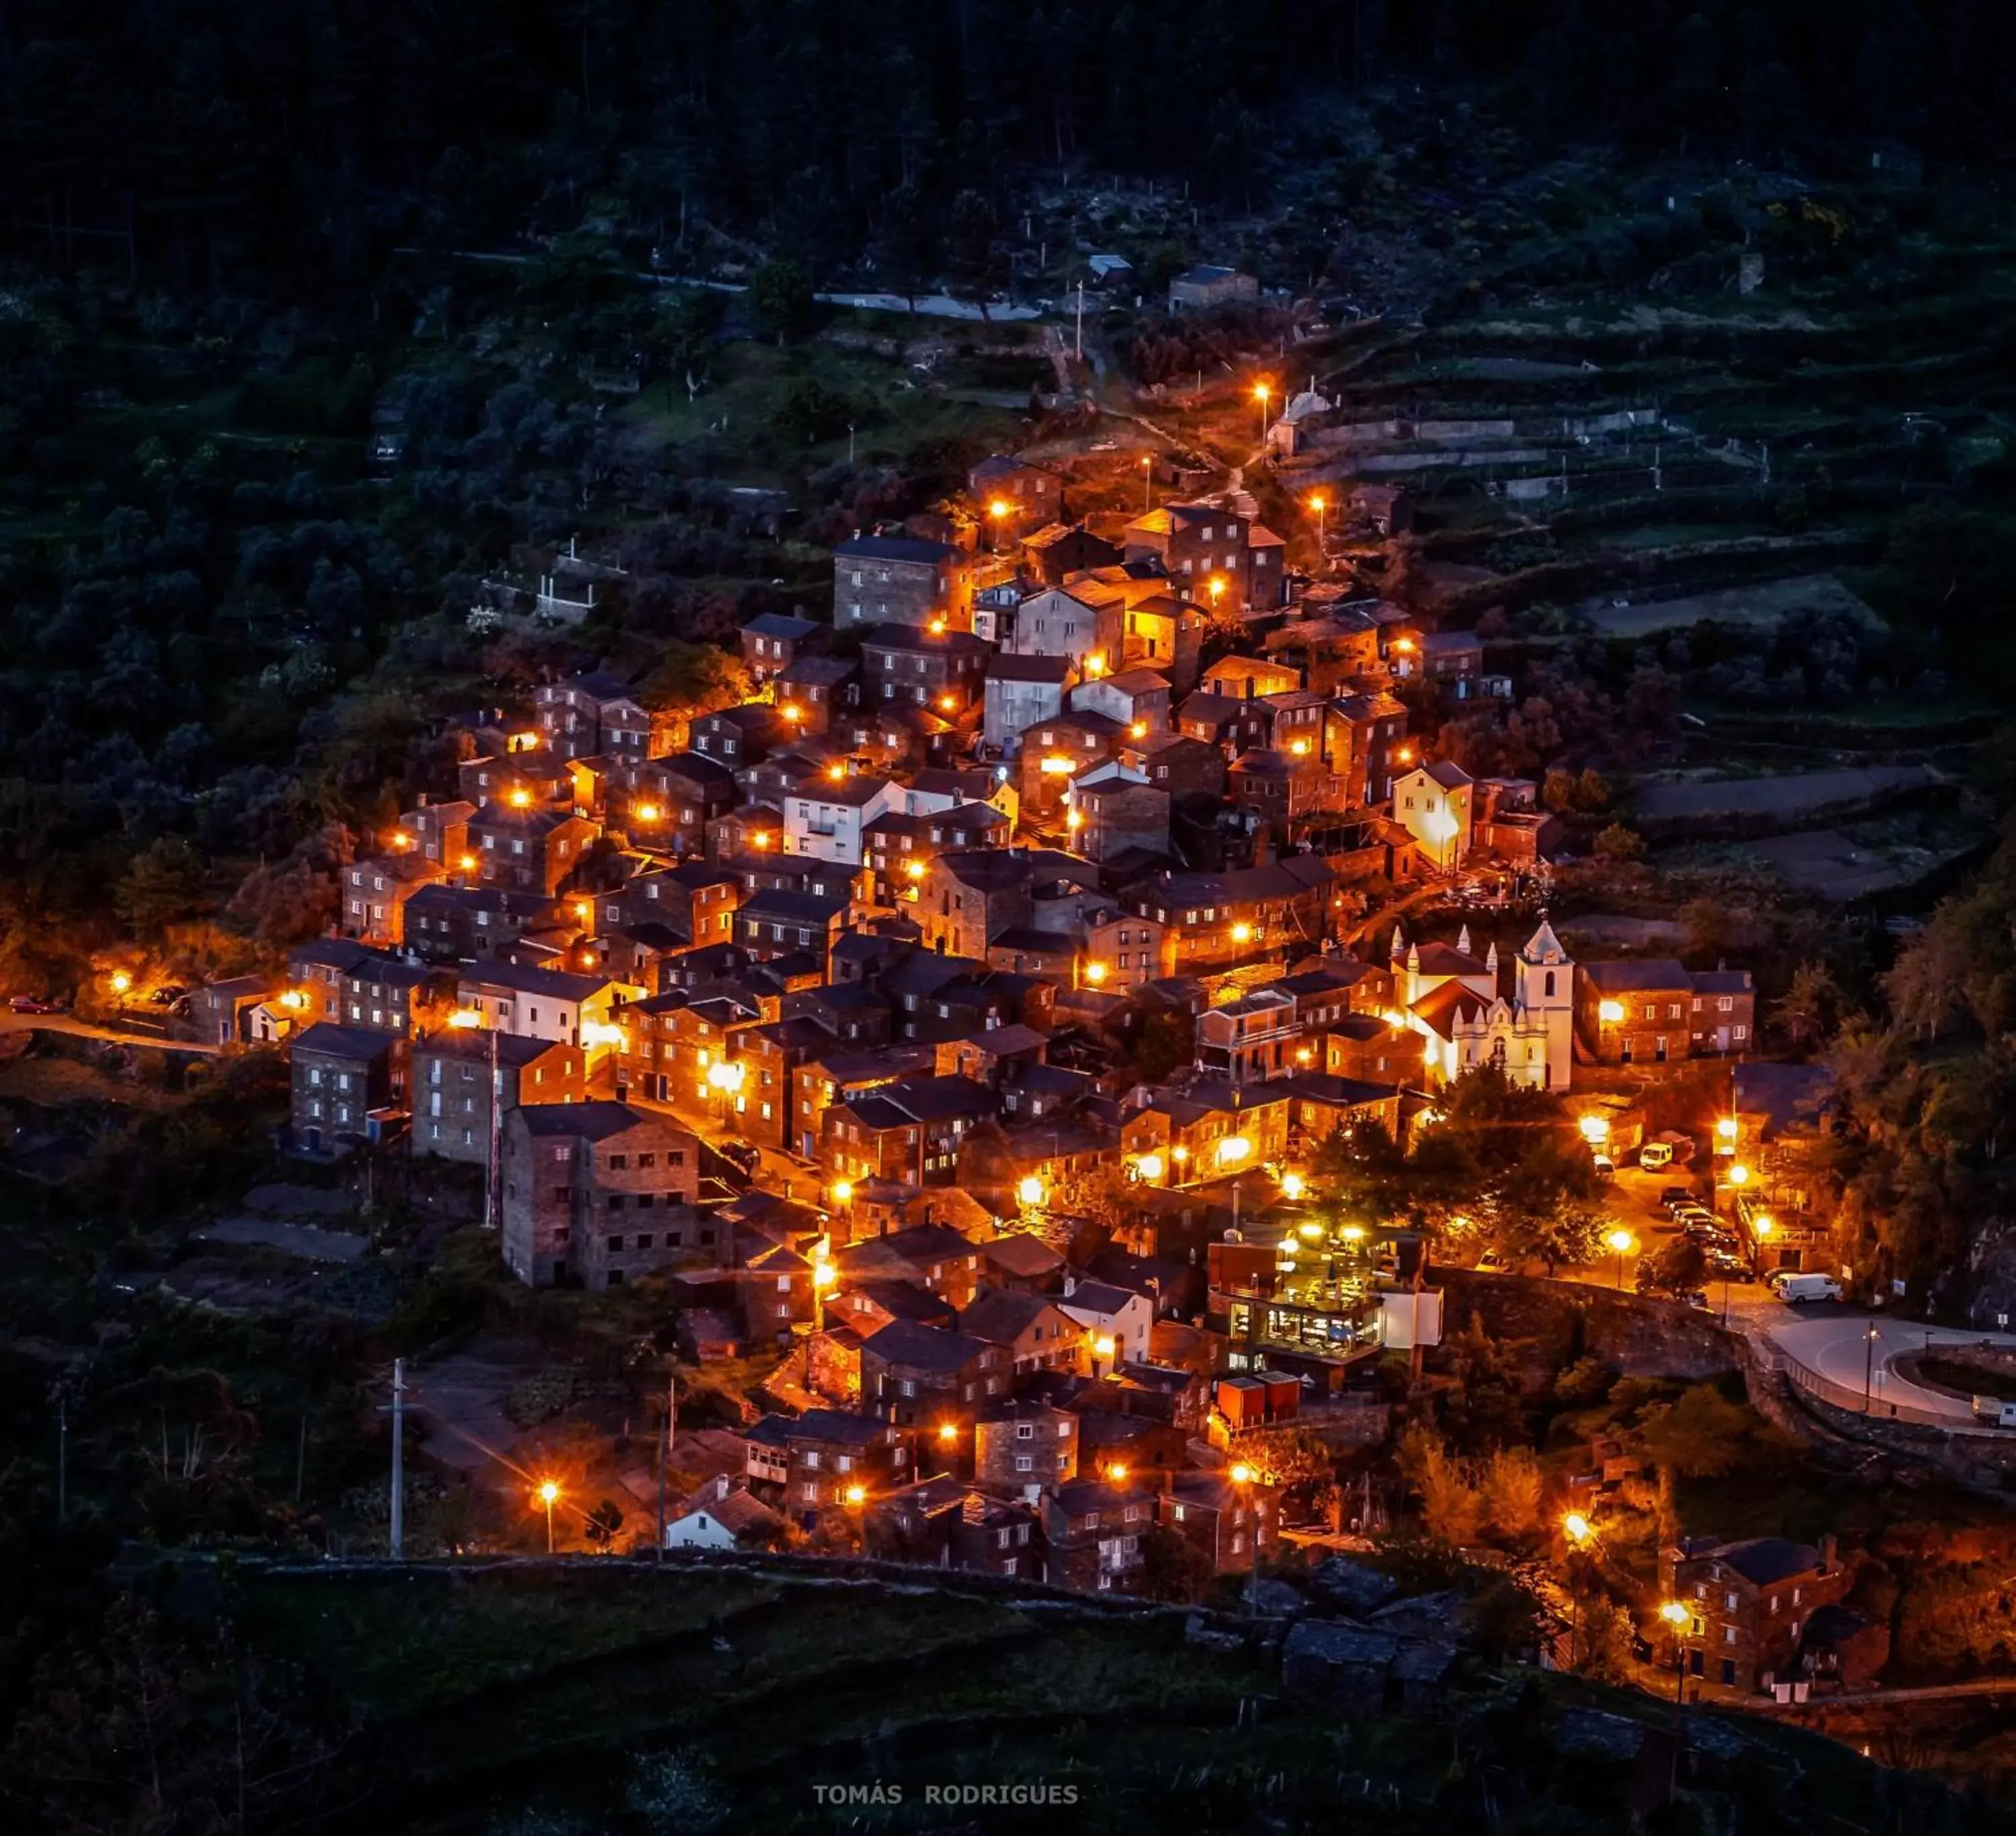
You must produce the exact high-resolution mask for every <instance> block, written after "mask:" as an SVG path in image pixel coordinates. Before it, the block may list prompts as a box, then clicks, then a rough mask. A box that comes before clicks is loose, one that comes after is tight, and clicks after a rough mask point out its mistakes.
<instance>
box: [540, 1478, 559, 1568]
mask: <svg viewBox="0 0 2016 1836" xmlns="http://www.w3.org/2000/svg"><path fill="white" fill-rule="evenodd" d="M538 1498H539V1503H542V1505H544V1506H545V1507H546V1553H547V1554H548V1555H551V1554H552V1553H553V1507H554V1505H555V1504H556V1503H557V1502H558V1501H559V1499H560V1487H559V1486H558V1485H555V1484H554V1483H553V1481H552V1480H550V1479H547V1480H545V1481H542V1483H541V1485H540V1486H539V1492H538Z"/></svg>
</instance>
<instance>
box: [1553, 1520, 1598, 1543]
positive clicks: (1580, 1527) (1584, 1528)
mask: <svg viewBox="0 0 2016 1836" xmlns="http://www.w3.org/2000/svg"><path fill="white" fill-rule="evenodd" d="M1561 1528H1562V1529H1563V1531H1564V1532H1566V1533H1567V1535H1568V1541H1569V1542H1570V1543H1573V1544H1574V1545H1575V1547H1576V1548H1577V1549H1580V1548H1581V1547H1582V1545H1583V1544H1584V1543H1586V1542H1588V1541H1589V1539H1590V1538H1591V1537H1592V1536H1593V1535H1595V1534H1596V1532H1595V1531H1594V1530H1593V1529H1592V1528H1590V1527H1589V1519H1588V1518H1586V1517H1584V1516H1583V1515H1582V1513H1581V1512H1580V1511H1570V1512H1569V1513H1568V1515H1567V1516H1566V1517H1564V1518H1562V1519H1561Z"/></svg>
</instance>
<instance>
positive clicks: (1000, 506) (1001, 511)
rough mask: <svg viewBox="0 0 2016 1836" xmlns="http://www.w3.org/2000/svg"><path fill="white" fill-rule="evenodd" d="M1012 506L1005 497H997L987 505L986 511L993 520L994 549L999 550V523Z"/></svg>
mask: <svg viewBox="0 0 2016 1836" xmlns="http://www.w3.org/2000/svg"><path fill="white" fill-rule="evenodd" d="M1012 508H1013V506H1011V505H1010V503H1009V502H1008V500H1007V499H1006V498H1001V497H997V498H996V499H995V500H994V501H993V502H992V503H990V504H989V505H988V506H987V513H988V516H989V517H992V519H993V520H994V551H995V553H996V554H999V553H1000V552H1001V525H1002V524H1003V521H1004V520H1006V517H1007V515H1008V513H1009V511H1010V509H1012Z"/></svg>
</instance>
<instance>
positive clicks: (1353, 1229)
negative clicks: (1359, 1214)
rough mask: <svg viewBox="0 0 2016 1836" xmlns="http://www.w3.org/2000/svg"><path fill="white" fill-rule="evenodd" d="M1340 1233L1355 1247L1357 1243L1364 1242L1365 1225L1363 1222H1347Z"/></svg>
mask: <svg viewBox="0 0 2016 1836" xmlns="http://www.w3.org/2000/svg"><path fill="white" fill-rule="evenodd" d="M1338 1234H1339V1235H1340V1236H1341V1237H1343V1239H1344V1240H1345V1242H1346V1243H1348V1244H1352V1245H1353V1246H1354V1247H1355V1245H1357V1244H1361V1243H1363V1242H1364V1240H1365V1226H1363V1224H1347V1225H1345V1227H1344V1229H1342V1230H1341V1231H1340V1232H1339V1233H1338Z"/></svg>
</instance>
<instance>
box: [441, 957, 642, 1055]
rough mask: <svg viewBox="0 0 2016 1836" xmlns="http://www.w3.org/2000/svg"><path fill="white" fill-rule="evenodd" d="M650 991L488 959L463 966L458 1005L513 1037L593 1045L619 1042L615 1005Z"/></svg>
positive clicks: (483, 1023) (595, 977) (481, 1022)
mask: <svg viewBox="0 0 2016 1836" xmlns="http://www.w3.org/2000/svg"><path fill="white" fill-rule="evenodd" d="M646 992H648V991H646V989H643V988H639V987H638V986H636V985H635V984H633V983H630V982H621V981H614V980H612V979H611V978H610V977H608V976H606V975H575V974H571V973H570V972H569V971H567V970H561V969H535V968H533V967H530V966H529V965H526V964H521V963H485V964H484V965H483V966H482V967H481V968H480V969H479V968H476V967H471V968H470V969H469V970H466V971H465V972H464V974H463V976H462V978H461V981H460V983H459V986H458V988H457V989H456V995H455V1005H456V1006H457V1007H458V1008H459V1010H461V1012H462V1013H464V1014H466V1015H471V1016H473V1020H472V1021H471V1022H470V1024H477V1025H481V1026H486V1027H492V1028H495V1029H496V1031H499V1032H500V1033H503V1034H506V1035H509V1036H510V1037H513V1038H515V1039H550V1040H551V1041H553V1042H554V1043H555V1044H556V1045H564V1046H589V1047H594V1046H607V1045H613V1044H614V1043H615V1037H614V1034H615V1028H614V1016H615V1013H616V1010H617V1009H619V1008H621V1006H623V1005H624V1004H625V1003H626V1002H630V1001H641V1000H643V998H644V996H645V995H646ZM605 1034H606V1035H607V1036H604V1035H605Z"/></svg>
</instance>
